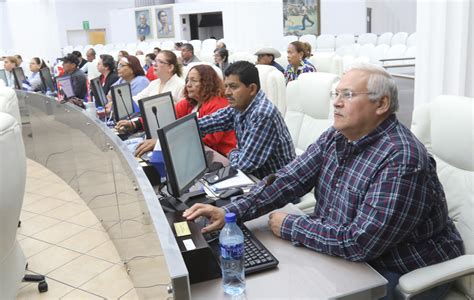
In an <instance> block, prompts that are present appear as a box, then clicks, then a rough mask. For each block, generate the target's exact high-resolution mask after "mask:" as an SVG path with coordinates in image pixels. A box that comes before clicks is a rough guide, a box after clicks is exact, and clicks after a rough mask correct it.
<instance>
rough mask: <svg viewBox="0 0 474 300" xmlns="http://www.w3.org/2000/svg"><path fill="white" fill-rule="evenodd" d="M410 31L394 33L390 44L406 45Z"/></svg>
mask: <svg viewBox="0 0 474 300" xmlns="http://www.w3.org/2000/svg"><path fill="white" fill-rule="evenodd" d="M407 38H408V33H406V32H397V33H395V34H394V35H393V37H392V40H391V41H390V45H392V46H394V45H399V44H401V45H406V44H407Z"/></svg>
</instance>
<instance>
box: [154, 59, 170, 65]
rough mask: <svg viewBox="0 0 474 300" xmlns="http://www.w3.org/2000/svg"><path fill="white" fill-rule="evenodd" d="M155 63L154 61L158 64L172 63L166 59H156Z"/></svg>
mask: <svg viewBox="0 0 474 300" xmlns="http://www.w3.org/2000/svg"><path fill="white" fill-rule="evenodd" d="M153 63H154V64H155V65H156V64H162V65H170V63H169V62H167V61H164V60H161V59H155V61H154V62H153Z"/></svg>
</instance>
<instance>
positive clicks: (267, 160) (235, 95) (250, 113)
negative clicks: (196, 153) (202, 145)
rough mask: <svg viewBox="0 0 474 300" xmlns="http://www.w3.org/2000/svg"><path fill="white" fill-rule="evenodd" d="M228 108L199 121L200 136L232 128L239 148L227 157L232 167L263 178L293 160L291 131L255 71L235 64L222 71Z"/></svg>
mask: <svg viewBox="0 0 474 300" xmlns="http://www.w3.org/2000/svg"><path fill="white" fill-rule="evenodd" d="M225 96H226V97H227V99H228V100H229V107H227V108H224V109H221V110H219V111H217V112H216V113H213V114H211V115H209V116H206V117H203V118H202V119H199V128H200V129H201V132H202V133H203V134H209V133H214V132H221V131H227V130H231V129H234V130H235V132H236V134H237V140H238V147H237V148H235V149H233V150H232V151H230V153H229V154H228V158H229V161H230V163H231V165H232V166H233V167H235V168H237V169H241V170H242V171H244V172H246V173H250V174H253V175H255V176H256V177H258V178H263V177H264V176H266V175H268V174H272V173H274V172H276V171H277V170H278V169H280V168H281V167H283V166H284V165H286V164H287V163H289V162H290V161H292V160H293V158H294V157H295V148H294V146H293V141H292V140H291V136H290V132H289V131H288V128H287V127H286V124H285V121H284V120H283V117H282V115H281V114H280V112H279V111H278V109H277V108H276V107H275V106H274V105H273V104H272V102H270V100H268V99H267V97H266V95H265V93H264V92H263V90H261V89H260V80H259V77H258V70H257V68H256V67H255V66H254V65H253V64H251V63H249V62H247V61H238V62H235V63H233V64H231V65H230V66H229V67H228V68H227V69H226V70H225Z"/></svg>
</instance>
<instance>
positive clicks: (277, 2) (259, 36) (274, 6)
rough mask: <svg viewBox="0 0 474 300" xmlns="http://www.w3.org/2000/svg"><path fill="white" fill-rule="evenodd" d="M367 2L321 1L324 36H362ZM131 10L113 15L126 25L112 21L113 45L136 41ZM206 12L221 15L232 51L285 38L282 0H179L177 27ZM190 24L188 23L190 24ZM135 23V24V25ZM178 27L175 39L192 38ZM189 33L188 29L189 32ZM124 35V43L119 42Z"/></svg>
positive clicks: (355, 0)
mask: <svg viewBox="0 0 474 300" xmlns="http://www.w3.org/2000/svg"><path fill="white" fill-rule="evenodd" d="M365 7H366V6H365V0H321V30H322V33H333V34H340V33H356V34H357V33H362V32H365ZM132 12H133V10H132V9H125V10H120V12H119V10H116V11H115V12H111V18H116V19H120V18H124V20H125V21H124V22H113V24H114V26H113V27H112V28H111V30H112V33H111V36H112V37H113V39H112V42H128V41H133V40H134V39H135V35H134V33H133V32H128V31H129V30H128V29H127V28H129V27H130V26H131V25H130V24H129V20H128V19H127V18H125V17H124V16H125V15H126V14H131V13H132ZM206 12H222V19H223V31H224V39H225V40H226V44H227V45H228V47H229V48H230V49H232V50H233V51H239V50H252V51H253V50H254V49H258V48H261V47H262V46H272V45H273V46H274V47H278V45H280V40H281V38H282V37H283V21H282V20H283V4H282V1H281V0H262V1H250V0H234V1H228V0H221V1H217V0H214V1H212V0H204V1H195V0H180V1H176V4H175V5H174V20H175V25H178V24H179V23H178V22H180V19H181V18H180V15H189V14H199V13H206ZM188 23H189V22H188ZM132 24H133V23H132ZM179 26H180V25H178V28H177V29H176V31H175V34H176V36H175V38H173V40H180V39H186V40H188V39H189V36H188V35H187V34H185V33H183V32H182V31H181V30H180V28H179ZM188 30H189V29H188ZM116 32H121V33H122V34H121V35H120V38H121V40H116V37H118V36H119V35H118V34H116ZM188 32H189V31H188Z"/></svg>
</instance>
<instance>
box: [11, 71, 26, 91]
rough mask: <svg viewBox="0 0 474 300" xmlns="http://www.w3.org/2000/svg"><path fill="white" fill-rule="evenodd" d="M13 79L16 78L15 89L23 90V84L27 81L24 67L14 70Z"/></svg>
mask: <svg viewBox="0 0 474 300" xmlns="http://www.w3.org/2000/svg"><path fill="white" fill-rule="evenodd" d="M13 77H15V88H17V89H19V90H21V89H22V87H23V82H25V81H26V77H25V73H24V72H23V68H22V67H15V68H13Z"/></svg>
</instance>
